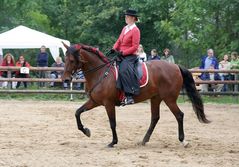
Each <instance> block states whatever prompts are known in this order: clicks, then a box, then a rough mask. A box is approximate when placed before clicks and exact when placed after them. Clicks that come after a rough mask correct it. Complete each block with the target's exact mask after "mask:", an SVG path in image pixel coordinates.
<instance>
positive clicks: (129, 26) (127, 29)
mask: <svg viewBox="0 0 239 167" xmlns="http://www.w3.org/2000/svg"><path fill="white" fill-rule="evenodd" d="M134 27H136V25H135V23H134V24H132V25H127V26H125V31H124V34H126V33H127V32H129V31H130V30H132V29H133V28H134Z"/></svg>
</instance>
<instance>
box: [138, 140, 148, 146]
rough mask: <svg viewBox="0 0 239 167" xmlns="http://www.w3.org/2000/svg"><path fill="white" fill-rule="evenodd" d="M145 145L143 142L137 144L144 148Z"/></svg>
mask: <svg viewBox="0 0 239 167" xmlns="http://www.w3.org/2000/svg"><path fill="white" fill-rule="evenodd" d="M145 144H146V142H143V141H142V142H138V143H137V145H138V146H145Z"/></svg>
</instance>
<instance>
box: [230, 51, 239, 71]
mask: <svg viewBox="0 0 239 167" xmlns="http://www.w3.org/2000/svg"><path fill="white" fill-rule="evenodd" d="M231 69H239V58H238V53H237V52H232V53H231Z"/></svg>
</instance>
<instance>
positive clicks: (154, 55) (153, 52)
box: [148, 49, 160, 60]
mask: <svg viewBox="0 0 239 167" xmlns="http://www.w3.org/2000/svg"><path fill="white" fill-rule="evenodd" d="M148 60H160V56H159V55H158V52H157V50H156V49H152V50H151V55H150V56H148Z"/></svg>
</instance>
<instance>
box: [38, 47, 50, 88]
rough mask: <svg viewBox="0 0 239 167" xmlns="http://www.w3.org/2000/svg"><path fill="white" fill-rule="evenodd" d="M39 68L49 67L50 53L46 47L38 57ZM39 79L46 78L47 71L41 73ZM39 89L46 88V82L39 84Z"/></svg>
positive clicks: (42, 48)
mask: <svg viewBox="0 0 239 167" xmlns="http://www.w3.org/2000/svg"><path fill="white" fill-rule="evenodd" d="M37 67H48V53H47V52H46V47H45V46H44V45H42V46H41V49H40V53H38V55H37ZM38 75H39V76H38V77H39V78H46V76H47V72H46V71H39V74H38ZM39 87H45V82H39Z"/></svg>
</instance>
